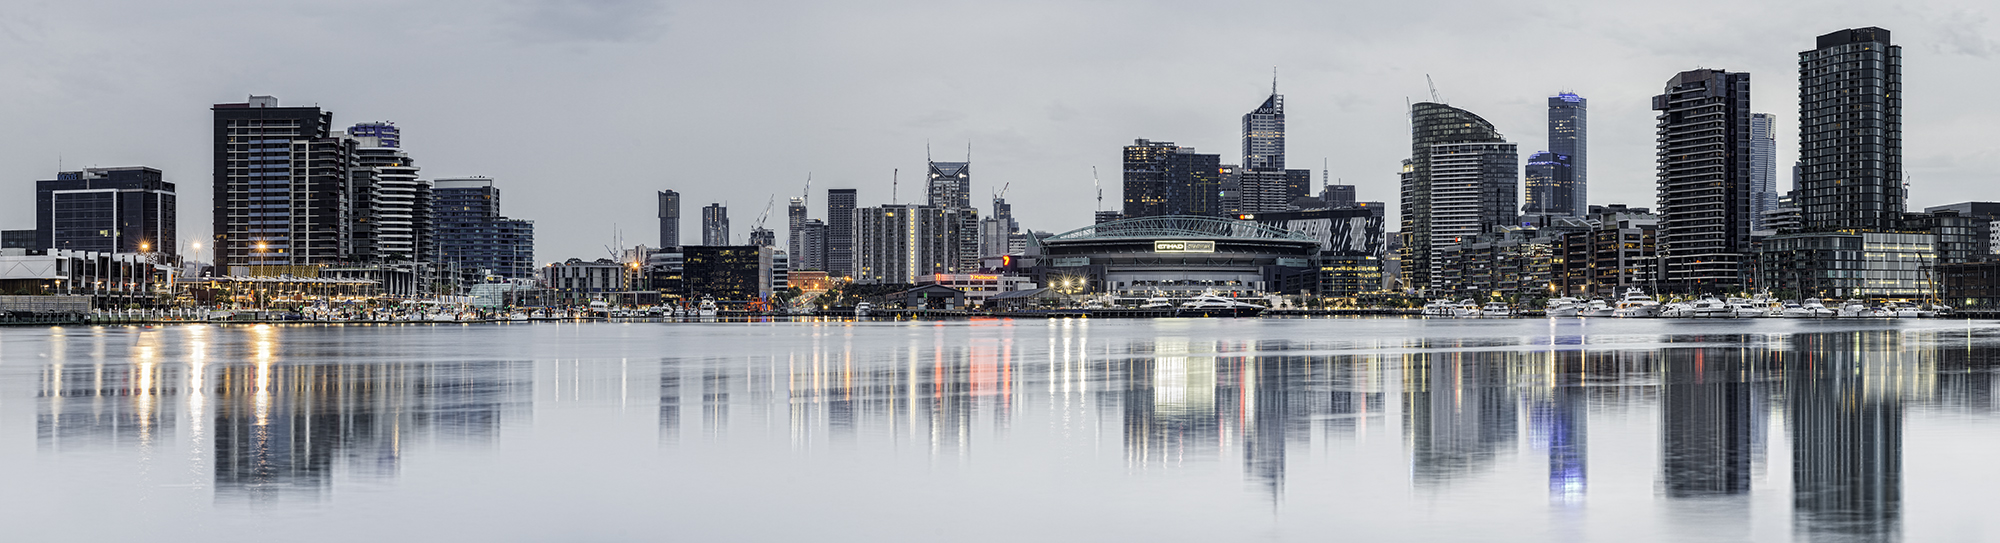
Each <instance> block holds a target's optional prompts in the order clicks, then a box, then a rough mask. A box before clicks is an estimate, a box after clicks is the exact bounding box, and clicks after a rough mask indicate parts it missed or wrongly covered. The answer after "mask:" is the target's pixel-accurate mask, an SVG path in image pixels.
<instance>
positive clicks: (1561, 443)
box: [1526, 350, 1590, 504]
mask: <svg viewBox="0 0 2000 543" xmlns="http://www.w3.org/2000/svg"><path fill="white" fill-rule="evenodd" d="M1545 356H1546V359H1545V360H1546V362H1545V365H1544V366H1543V368H1544V370H1543V371H1541V372H1537V373H1542V374H1543V375H1542V377H1543V378H1544V379H1547V383H1545V384H1546V386H1543V387H1538V388H1530V389H1528V391H1527V393H1526V394H1527V395H1528V398H1527V403H1528V409H1529V413H1528V433H1529V436H1530V437H1531V439H1533V440H1534V441H1535V444H1536V445H1538V446H1540V448H1542V449H1543V450H1544V451H1546V452H1547V453H1548V458H1549V475H1548V485H1549V500H1550V501H1551V502H1555V503H1561V504H1573V503H1579V502H1581V501H1583V497H1584V495H1585V494H1586V493H1587V490H1588V489H1589V486H1590V485H1589V471H1590V469H1589V468H1590V462H1589V460H1590V395H1589V392H1590V389H1589V388H1587V387H1586V385H1587V384H1588V383H1585V382H1584V380H1583V376H1584V371H1585V364H1584V362H1585V360H1587V359H1589V357H1588V356H1586V353H1585V352H1584V351H1580V350H1562V351H1553V352H1550V353H1547V354H1546V355H1545ZM1529 367H1531V368H1532V367H1534V365H1533V364H1530V366H1529Z"/></svg>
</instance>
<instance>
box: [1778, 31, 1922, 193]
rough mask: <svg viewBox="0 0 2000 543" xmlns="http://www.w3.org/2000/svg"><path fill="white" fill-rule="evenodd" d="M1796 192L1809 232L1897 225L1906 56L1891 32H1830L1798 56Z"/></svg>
mask: <svg viewBox="0 0 2000 543" xmlns="http://www.w3.org/2000/svg"><path fill="white" fill-rule="evenodd" d="M1799 192H1800V194H1799V195H1798V198H1799V200H1800V202H1799V203H1800V207H1801V209H1802V220H1803V222H1804V228H1805V229H1806V230H1807V231H1816V232H1833V231H1873V232H1885V231H1890V230H1894V229H1896V228H1897V226H1898V224H1897V222H1898V221H1900V220H1902V218H1903V209H1904V196H1905V194H1904V188H1903V48H1902V47H1899V46H1895V45H1890V43H1889V31H1888V30H1883V29H1880V28H1874V27H1869V28H1854V29H1847V30H1841V31H1837V32H1833V33H1830V34H1827V35H1824V36H1820V37H1819V39H1818V41H1817V43H1816V47H1815V48H1814V49H1813V50H1811V51H1805V52H1801V53H1799Z"/></svg>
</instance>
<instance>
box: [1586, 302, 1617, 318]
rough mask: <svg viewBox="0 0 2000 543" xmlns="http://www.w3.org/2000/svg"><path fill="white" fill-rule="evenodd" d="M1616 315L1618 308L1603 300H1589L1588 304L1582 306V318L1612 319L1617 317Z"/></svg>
mask: <svg viewBox="0 0 2000 543" xmlns="http://www.w3.org/2000/svg"><path fill="white" fill-rule="evenodd" d="M1617 314H1618V308H1617V307H1613V306H1612V305H1611V304H1610V303H1609V302H1606V301H1604V299H1603V298H1591V299H1590V303H1588V304H1585V305H1584V307H1583V315H1582V316H1585V317H1612V316H1617Z"/></svg>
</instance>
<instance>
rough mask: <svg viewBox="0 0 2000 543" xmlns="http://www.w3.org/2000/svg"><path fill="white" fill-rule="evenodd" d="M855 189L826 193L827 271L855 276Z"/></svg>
mask: <svg viewBox="0 0 2000 543" xmlns="http://www.w3.org/2000/svg"><path fill="white" fill-rule="evenodd" d="M854 202H855V193H854V189H827V191H826V271H828V272H831V273H832V274H833V275H839V276H847V277H852V276H853V275H854Z"/></svg>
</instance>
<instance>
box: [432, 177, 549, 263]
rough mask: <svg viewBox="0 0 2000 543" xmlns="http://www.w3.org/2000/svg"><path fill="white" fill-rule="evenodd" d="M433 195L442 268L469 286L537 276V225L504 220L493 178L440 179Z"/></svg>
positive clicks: (498, 193) (433, 210)
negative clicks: (486, 279) (486, 277)
mask: <svg viewBox="0 0 2000 543" xmlns="http://www.w3.org/2000/svg"><path fill="white" fill-rule="evenodd" d="M431 193H432V196H433V197H432V199H431V210H432V213H431V216H432V217H433V220H434V221H435V223H436V225H437V247H438V254H439V255H441V257H442V258H443V262H441V263H442V264H446V265H449V266H450V267H452V268H453V269H456V270H457V271H458V272H459V273H460V274H461V276H462V277H465V278H467V279H468V280H471V281H477V280H480V279H482V278H481V277H477V275H481V274H488V273H490V274H492V275H497V276H500V277H505V278H508V279H532V278H534V277H535V272H536V267H535V221H529V220H522V219H509V218H507V217H505V216H503V215H501V214H500V188H499V187H495V186H493V179H492V178H487V177H459V178H449V179H438V180H436V181H435V183H434V184H433V185H432V192H431Z"/></svg>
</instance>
